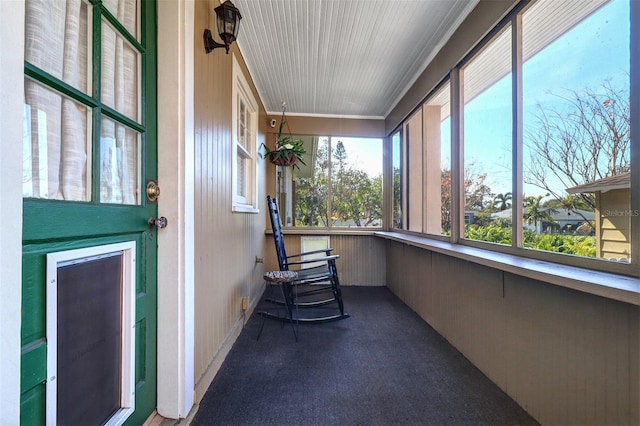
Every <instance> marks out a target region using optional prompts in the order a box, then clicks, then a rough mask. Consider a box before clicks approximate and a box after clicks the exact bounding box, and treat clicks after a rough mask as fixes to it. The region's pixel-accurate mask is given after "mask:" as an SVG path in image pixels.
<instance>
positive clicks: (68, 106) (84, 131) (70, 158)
mask: <svg viewBox="0 0 640 426" xmlns="http://www.w3.org/2000/svg"><path fill="white" fill-rule="evenodd" d="M24 113H25V114H24V136H23V177H22V188H23V196H24V197H34V198H50V199H56V200H71V201H87V200H89V199H90V198H91V184H90V179H91V173H88V172H87V171H88V170H91V154H90V147H91V144H90V141H91V128H90V127H88V126H87V124H88V123H91V110H90V109H89V108H87V107H86V106H85V105H82V104H80V103H78V102H74V101H72V100H71V99H69V98H67V97H65V96H62V95H61V94H60V93H58V92H55V91H53V90H50V89H47V88H46V87H44V86H41V85H40V84H38V83H36V82H34V81H32V80H30V79H26V80H25V108H24Z"/></svg>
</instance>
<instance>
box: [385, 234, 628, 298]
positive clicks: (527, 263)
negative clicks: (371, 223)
mask: <svg viewBox="0 0 640 426" xmlns="http://www.w3.org/2000/svg"><path fill="white" fill-rule="evenodd" d="M374 235H375V236H376V237H379V238H384V239H387V240H392V241H396V242H399V243H403V244H407V245H410V246H414V247H418V248H423V249H426V250H430V251H433V252H436V253H441V254H445V255H447V256H451V257H455V258H458V259H462V260H466V261H469V262H473V263H477V264H479V265H484V266H488V267H490V268H495V269H499V270H502V271H505V272H509V273H512V274H515V275H520V276H523V277H527V278H531V279H535V280H539V281H543V282H547V283H549V284H554V285H557V286H560V287H566V288H571V289H574V290H578V291H582V292H584V293H589V294H594V295H597V296H601V297H606V298H608V299H613V300H618V301H621V302H626V303H630V304H633V305H638V306H640V279H639V278H634V277H629V276H625V275H618V274H611V273H607V272H600V271H593V270H589V269H584V268H579V267H575V266H568V265H562V264H558V263H552V262H547V261H543V260H536V259H529V258H526V257H522V256H516V255H513V254H505V253H499V252H495V251H491V250H485V249H481V248H476V247H469V246H464V245H461V244H452V243H449V242H446V241H439V240H434V239H431V238H427V237H420V236H416V235H409V234H403V233H400V232H382V231H380V232H375V233H374Z"/></svg>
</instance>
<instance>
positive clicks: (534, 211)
mask: <svg viewBox="0 0 640 426" xmlns="http://www.w3.org/2000/svg"><path fill="white" fill-rule="evenodd" d="M548 195H549V194H546V195H538V196H536V197H533V196H531V197H524V207H525V213H524V220H525V221H526V222H527V223H529V224H532V225H533V226H535V227H536V228H537V227H538V222H542V221H547V222H551V223H554V222H555V220H553V216H551V214H552V213H556V211H557V210H555V209H552V208H545V207H543V206H542V199H543V198H544V197H547V196H548Z"/></svg>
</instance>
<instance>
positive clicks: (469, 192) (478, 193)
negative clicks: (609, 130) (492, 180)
mask: <svg viewBox="0 0 640 426" xmlns="http://www.w3.org/2000/svg"><path fill="white" fill-rule="evenodd" d="M440 176H441V180H440V182H441V200H440V201H441V204H440V205H441V209H442V212H441V217H442V230H443V232H445V233H447V232H449V231H450V230H451V170H449V169H442V172H441V175H440ZM486 179H487V174H486V173H478V172H476V170H475V167H474V164H471V165H468V166H467V167H465V170H464V198H465V200H464V209H465V211H469V210H473V211H480V210H482V209H483V208H484V207H485V200H486V198H487V197H489V195H490V194H491V189H490V188H489V187H488V186H487V185H485V183H484V182H485V180H486Z"/></svg>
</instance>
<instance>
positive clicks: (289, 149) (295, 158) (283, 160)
mask: <svg viewBox="0 0 640 426" xmlns="http://www.w3.org/2000/svg"><path fill="white" fill-rule="evenodd" d="M285 125H287V119H286V118H285V116H284V111H283V112H282V120H280V127H279V128H278V135H277V137H276V146H275V149H270V148H269V147H268V146H267V145H265V144H264V143H263V144H262V145H261V146H260V149H261V150H263V152H261V153H260V157H262V158H268V159H269V161H271V162H272V163H273V164H276V165H278V166H293V167H294V168H296V167H297V168H299V166H298V162H300V163H302V164H305V165H306V163H305V162H304V155H305V154H306V153H307V151H306V150H305V149H304V141H303V140H302V139H294V138H293V136H291V134H287V135H283V133H282V131H283V130H284V126H285ZM287 127H288V125H287Z"/></svg>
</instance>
